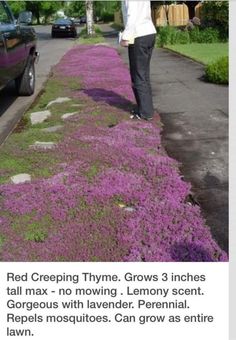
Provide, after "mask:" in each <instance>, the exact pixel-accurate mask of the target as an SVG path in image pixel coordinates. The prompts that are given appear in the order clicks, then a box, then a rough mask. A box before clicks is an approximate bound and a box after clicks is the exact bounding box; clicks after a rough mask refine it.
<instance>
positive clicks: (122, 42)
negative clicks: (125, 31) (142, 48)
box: [120, 40, 129, 47]
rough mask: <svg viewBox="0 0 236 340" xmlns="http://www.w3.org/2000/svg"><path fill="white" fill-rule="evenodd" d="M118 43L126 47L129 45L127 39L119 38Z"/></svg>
mask: <svg viewBox="0 0 236 340" xmlns="http://www.w3.org/2000/svg"><path fill="white" fill-rule="evenodd" d="M120 45H121V46H122V47H128V46H129V40H121V42H120Z"/></svg>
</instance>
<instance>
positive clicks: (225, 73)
mask: <svg viewBox="0 0 236 340" xmlns="http://www.w3.org/2000/svg"><path fill="white" fill-rule="evenodd" d="M205 74H206V79H207V80H208V81H210V82H211V83H216V84H228V82H229V60H228V57H222V58H219V59H218V60H217V61H216V62H214V63H211V64H209V65H207V66H206V69H205Z"/></svg>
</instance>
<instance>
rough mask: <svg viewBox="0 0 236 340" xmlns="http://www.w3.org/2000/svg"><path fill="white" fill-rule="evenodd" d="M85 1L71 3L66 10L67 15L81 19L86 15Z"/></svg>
mask: <svg viewBox="0 0 236 340" xmlns="http://www.w3.org/2000/svg"><path fill="white" fill-rule="evenodd" d="M85 12H86V11H85V1H71V2H70V4H69V5H68V6H66V8H65V15H67V16H68V17H73V18H79V17H81V16H84V15H85Z"/></svg>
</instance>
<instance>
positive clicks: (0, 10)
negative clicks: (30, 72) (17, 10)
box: [0, 1, 25, 82]
mask: <svg viewBox="0 0 236 340" xmlns="http://www.w3.org/2000/svg"><path fill="white" fill-rule="evenodd" d="M0 35H1V45H2V47H1V50H2V52H0V53H1V55H0V56H1V60H0V74H1V78H3V79H4V82H7V81H9V80H11V79H14V78H16V77H17V76H18V75H19V74H20V73H21V72H22V71H23V67H24V58H25V46H24V43H23V41H22V37H21V32H20V28H19V26H18V25H16V24H15V20H14V18H13V16H12V14H11V12H10V10H9V8H8V7H7V5H6V3H5V2H3V1H0Z"/></svg>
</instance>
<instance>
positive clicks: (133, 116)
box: [130, 113, 141, 120]
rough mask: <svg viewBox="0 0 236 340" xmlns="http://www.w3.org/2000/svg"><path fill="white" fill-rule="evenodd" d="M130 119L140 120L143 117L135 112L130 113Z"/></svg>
mask: <svg viewBox="0 0 236 340" xmlns="http://www.w3.org/2000/svg"><path fill="white" fill-rule="evenodd" d="M130 119H138V120H140V119H141V117H140V116H139V114H137V113H133V114H131V115H130Z"/></svg>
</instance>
